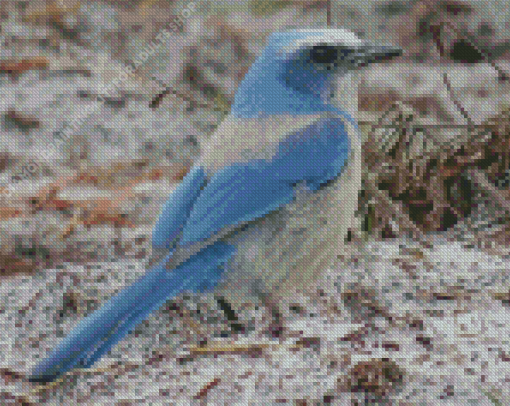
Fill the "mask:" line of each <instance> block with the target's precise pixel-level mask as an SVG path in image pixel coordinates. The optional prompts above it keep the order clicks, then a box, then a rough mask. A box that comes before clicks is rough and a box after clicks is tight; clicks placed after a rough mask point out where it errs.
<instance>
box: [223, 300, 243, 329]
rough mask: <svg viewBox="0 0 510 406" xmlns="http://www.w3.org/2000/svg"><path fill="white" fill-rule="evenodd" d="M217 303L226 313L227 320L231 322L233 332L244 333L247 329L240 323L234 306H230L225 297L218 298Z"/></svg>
mask: <svg viewBox="0 0 510 406" xmlns="http://www.w3.org/2000/svg"><path fill="white" fill-rule="evenodd" d="M216 302H217V303H218V305H219V306H220V309H221V310H222V311H223V313H225V316H226V317H227V320H228V321H229V322H230V323H229V325H230V329H231V330H232V332H233V333H243V332H244V331H245V328H244V326H243V325H242V324H241V323H239V320H238V318H237V316H236V313H235V312H234V310H233V309H232V306H230V303H229V302H228V301H227V300H226V299H225V298H224V297H223V296H217V297H216Z"/></svg>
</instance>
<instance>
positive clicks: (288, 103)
mask: <svg viewBox="0 0 510 406" xmlns="http://www.w3.org/2000/svg"><path fill="white" fill-rule="evenodd" d="M399 54H400V49H398V48H395V47H382V46H379V47H377V46H373V45H371V44H369V43H368V42H366V41H364V40H361V39H359V38H358V37H357V36H356V35H355V34H354V33H352V32H350V31H347V30H343V29H315V30H314V29H309V30H292V31H287V32H279V33H274V34H272V35H271V36H270V37H269V39H268V41H267V46H266V48H265V49H264V51H263V53H262V55H261V56H260V57H259V58H258V59H257V60H256V61H255V63H254V64H253V65H252V66H251V68H250V70H249V71H248V73H247V74H246V76H245V77H244V79H243V81H242V83H241V85H240V86H239V89H238V91H237V94H236V96H235V100H234V105H233V107H232V111H231V113H232V114H234V116H238V117H256V116H259V115H265V114H312V113H318V112H323V111H334V110H335V107H334V106H333V105H331V104H330V100H331V99H330V96H331V93H332V86H333V85H334V82H333V79H334V77H335V76H336V78H337V79H338V80H342V76H347V75H349V73H351V72H352V71H354V70H357V69H358V68H360V67H361V66H365V65H366V64H368V63H370V62H374V61H376V60H382V59H384V58H387V57H392V56H395V55H399Z"/></svg>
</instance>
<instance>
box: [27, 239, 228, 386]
mask: <svg viewBox="0 0 510 406" xmlns="http://www.w3.org/2000/svg"><path fill="white" fill-rule="evenodd" d="M234 250H235V247H234V246H232V245H227V244H224V243H221V242H217V243H215V244H213V245H211V246H210V247H208V248H206V249H204V250H202V251H200V252H199V253H197V254H195V255H194V256H193V257H191V258H190V259H189V260H188V261H186V262H184V263H183V264H181V265H179V266H178V267H177V268H175V269H173V270H168V269H166V267H165V264H166V262H168V260H169V259H170V257H171V256H172V252H171V253H170V254H169V255H168V256H167V257H166V258H165V259H164V260H163V261H161V262H160V263H159V264H158V265H156V266H155V267H153V268H152V269H150V270H148V271H147V273H146V274H145V275H144V276H142V277H141V278H140V279H138V280H137V281H136V282H134V283H133V284H132V285H131V286H129V287H127V288H125V289H124V290H122V291H121V292H119V293H118V294H117V295H116V296H114V297H113V298H111V299H110V300H109V301H108V302H107V303H105V304H104V305H103V306H102V307H101V308H99V309H98V310H96V311H94V312H93V313H92V314H90V315H89V316H87V317H86V318H84V319H83V320H82V321H80V322H79V323H78V325H77V326H76V327H75V328H74V329H73V331H71V333H69V335H68V336H67V337H65V338H64V339H63V340H62V342H61V343H60V344H59V345H58V346H57V347H56V348H55V349H54V350H53V351H52V352H51V354H50V355H49V356H48V357H47V358H46V359H44V360H43V361H41V362H40V363H39V364H37V365H36V366H35V368H34V369H33V371H32V373H31V375H30V377H29V380H30V381H31V382H41V383H46V382H51V381H53V380H55V379H56V378H57V377H58V376H60V375H62V374H64V373H65V372H67V371H69V370H71V369H72V368H74V367H81V368H88V367H90V366H91V365H92V364H93V363H94V362H95V361H97V360H98V359H99V358H101V356H103V355H104V354H105V353H106V352H107V351H109V350H110V349H111V348H112V347H113V346H114V345H115V344H116V343H117V342H118V341H120V340H121V339H122V338H123V337H124V336H125V335H126V334H128V333H129V332H130V331H131V330H133V329H134V328H135V327H136V325H137V324H138V323H140V322H142V321H143V320H145V319H146V318H147V317H148V316H149V315H150V314H151V313H152V312H153V311H154V310H156V309H158V308H159V307H161V305H163V304H164V303H165V302H166V301H167V300H169V299H171V298H172V297H175V296H177V295H178V294H179V293H181V292H183V291H192V292H201V291H204V290H206V289H211V288H213V287H214V286H215V285H216V284H217V283H218V282H219V280H220V278H221V275H222V272H223V269H222V267H221V266H220V265H222V264H223V263H225V262H226V261H228V259H229V258H230V257H231V256H232V254H233V253H234Z"/></svg>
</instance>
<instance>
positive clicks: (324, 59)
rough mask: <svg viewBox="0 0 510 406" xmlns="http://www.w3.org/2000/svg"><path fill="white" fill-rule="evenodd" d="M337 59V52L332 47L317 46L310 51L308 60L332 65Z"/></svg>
mask: <svg viewBox="0 0 510 406" xmlns="http://www.w3.org/2000/svg"><path fill="white" fill-rule="evenodd" d="M337 59H338V50H337V49H336V48H333V47H329V46H325V45H318V46H315V47H313V48H312V49H311V50H310V60H311V61H312V62H314V63H333V62H335V61H336V60H337Z"/></svg>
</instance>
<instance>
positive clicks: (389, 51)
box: [362, 45, 402, 64]
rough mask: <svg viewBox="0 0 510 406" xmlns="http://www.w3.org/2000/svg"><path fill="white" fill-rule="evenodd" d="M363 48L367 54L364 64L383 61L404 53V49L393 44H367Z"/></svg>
mask: <svg viewBox="0 0 510 406" xmlns="http://www.w3.org/2000/svg"><path fill="white" fill-rule="evenodd" d="M362 49H363V53H364V56H365V61H364V63H363V64H368V63H375V62H383V61H387V60H390V59H392V58H394V57H396V56H400V55H402V49H401V48H399V47H396V46H393V45H367V46H365V47H363V48H362Z"/></svg>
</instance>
